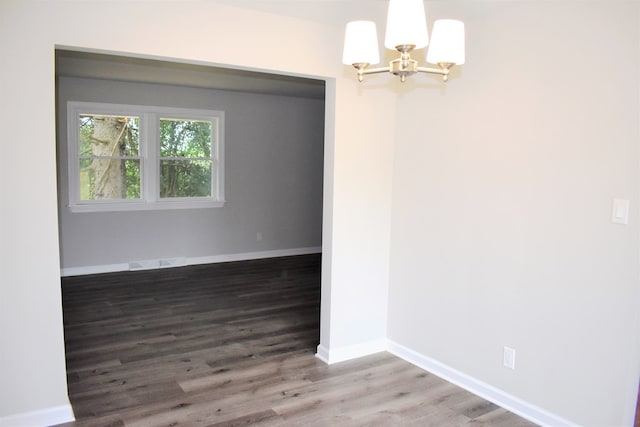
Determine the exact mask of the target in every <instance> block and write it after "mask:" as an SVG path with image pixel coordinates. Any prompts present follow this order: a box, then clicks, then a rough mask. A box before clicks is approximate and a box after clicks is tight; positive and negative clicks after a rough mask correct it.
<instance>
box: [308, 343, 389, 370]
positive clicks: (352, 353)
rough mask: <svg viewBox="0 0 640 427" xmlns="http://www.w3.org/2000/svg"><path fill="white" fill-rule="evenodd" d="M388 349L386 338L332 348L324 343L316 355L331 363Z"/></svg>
mask: <svg viewBox="0 0 640 427" xmlns="http://www.w3.org/2000/svg"><path fill="white" fill-rule="evenodd" d="M386 349H387V341H386V340H385V339H380V340H375V341H368V342H364V343H360V344H355V345H350V346H346V347H340V348H336V349H332V350H329V349H327V348H326V347H324V346H323V345H319V346H318V349H317V353H316V357H317V358H318V359H320V360H322V361H323V362H325V363H327V364H329V365H331V364H333V363H338V362H344V361H346V360H351V359H357V358H358V357H363V356H368V355H370V354H374V353H380V352H381V351H385V350H386Z"/></svg>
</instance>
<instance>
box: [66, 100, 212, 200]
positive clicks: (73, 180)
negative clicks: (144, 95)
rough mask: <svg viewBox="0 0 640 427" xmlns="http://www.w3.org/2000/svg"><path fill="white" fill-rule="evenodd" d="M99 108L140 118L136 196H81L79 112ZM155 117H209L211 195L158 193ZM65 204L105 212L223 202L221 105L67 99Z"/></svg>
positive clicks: (95, 111) (102, 111) (157, 122)
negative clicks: (217, 107)
mask: <svg viewBox="0 0 640 427" xmlns="http://www.w3.org/2000/svg"><path fill="white" fill-rule="evenodd" d="M81 114H105V115H112V116H120V115H121V116H136V117H139V118H140V129H139V138H140V141H139V143H140V146H139V156H140V199H117V200H114V199H110V200H81V198H80V150H79V145H80V115H81ZM160 119H178V120H204V121H210V122H212V134H211V138H212V147H211V160H212V176H211V186H212V188H211V194H212V196H211V197H172V198H160V134H159V129H160ZM67 151H68V168H67V169H68V171H69V209H70V210H71V212H110V211H137V210H163V209H194V208H219V207H222V206H224V204H225V199H224V111H218V110H201V109H187V108H172V107H156V106H146V105H127V104H107V103H98V102H79V101H69V102H67Z"/></svg>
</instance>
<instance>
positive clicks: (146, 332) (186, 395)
mask: <svg viewBox="0 0 640 427" xmlns="http://www.w3.org/2000/svg"><path fill="white" fill-rule="evenodd" d="M62 282H63V310H64V325H65V344H66V355H67V372H68V383H69V397H70V400H71V403H72V406H73V409H74V412H75V415H76V419H77V420H76V421H75V422H73V423H67V424H64V425H65V426H82V427H89V426H114V427H115V426H125V425H126V426H145V427H148V426H241V425H254V424H258V425H260V426H283V425H286V426H288V425H292V426H365V425H366V426H410V425H415V426H465V425H469V426H504V427H507V426H508V427H515V426H532V425H533V424H531V423H529V422H527V421H525V420H523V419H521V418H519V417H517V416H515V415H513V414H511V413H509V412H507V411H505V410H503V409H501V408H499V407H497V406H495V405H493V404H491V403H489V402H486V401H484V400H482V399H480V398H478V397H476V396H474V395H472V394H470V393H468V392H466V391H464V390H461V389H460V388H457V387H455V386H453V385H451V384H449V383H447V382H445V381H443V380H441V379H439V378H438V377H436V376H434V375H431V374H428V373H426V372H424V371H422V370H421V369H419V368H417V367H415V366H412V365H411V364H409V363H407V362H404V361H402V360H400V359H398V358H396V357H394V356H392V355H390V354H387V353H380V354H376V355H373V356H369V357H365V358H362V359H358V360H353V361H349V362H343V363H339V364H334V365H331V366H328V365H326V364H324V363H323V362H321V361H320V360H318V359H317V358H315V357H314V353H315V348H316V345H317V344H318V341H319V308H320V256H319V255H309V256H299V257H287V258H277V259H269V260H255V261H245V262H237V263H226V264H214V265H204V266H191V267H181V268H172V269H165V270H152V271H142V272H123V273H112V274H102V275H94V276H80V277H68V278H64V279H63V281H62Z"/></svg>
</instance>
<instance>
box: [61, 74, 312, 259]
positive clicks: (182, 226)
mask: <svg viewBox="0 0 640 427" xmlns="http://www.w3.org/2000/svg"><path fill="white" fill-rule="evenodd" d="M70 100H75V101H93V102H108V103H116V104H118V103H119V104H137V105H139V104H146V105H159V106H168V107H181V108H200V109H211V110H223V111H224V112H225V176H226V186H225V187H226V188H225V196H226V200H227V203H226V204H225V206H224V207H222V208H214V209H186V210H169V211H151V212H150V211H139V212H117V213H71V212H70V211H69V209H68V207H67V206H68V192H69V191H68V190H69V188H68V174H67V149H66V143H67V126H66V117H67V114H66V104H67V101H70ZM57 105H58V114H57V122H58V128H59V131H58V145H59V154H58V159H59V168H58V180H59V183H60V185H59V191H60V200H61V203H60V211H59V216H60V240H61V264H62V267H63V268H67V269H68V268H72V267H86V266H101V265H105V264H107V265H108V264H121V263H125V264H126V263H128V262H131V261H139V260H153V259H160V258H175V257H187V258H202V257H204V258H208V257H214V256H218V255H227V254H244V253H251V252H263V251H276V250H290V249H299V248H313V247H320V246H321V245H322V242H321V231H322V176H323V174H322V165H323V145H324V135H323V131H324V101H323V100H317V99H308V98H299V97H287V96H275V95H262V94H249V93H241V92H229V91H220V90H207V89H196V88H188V87H177V86H168V85H153V84H141V83H127V82H116V81H109V80H97V79H78V78H64V77H61V78H59V81H58V103H57ZM258 232H260V233H262V240H260V241H258V240H257V238H256V233H258Z"/></svg>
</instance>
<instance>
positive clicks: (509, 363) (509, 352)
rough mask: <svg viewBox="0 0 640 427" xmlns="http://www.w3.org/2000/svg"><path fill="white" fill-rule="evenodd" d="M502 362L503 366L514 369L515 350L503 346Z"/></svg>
mask: <svg viewBox="0 0 640 427" xmlns="http://www.w3.org/2000/svg"><path fill="white" fill-rule="evenodd" d="M502 364H503V365H504V367H505V368H509V369H513V370H514V371H515V370H516V350H515V349H513V348H511V347H506V346H505V348H504V352H503V353H502Z"/></svg>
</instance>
